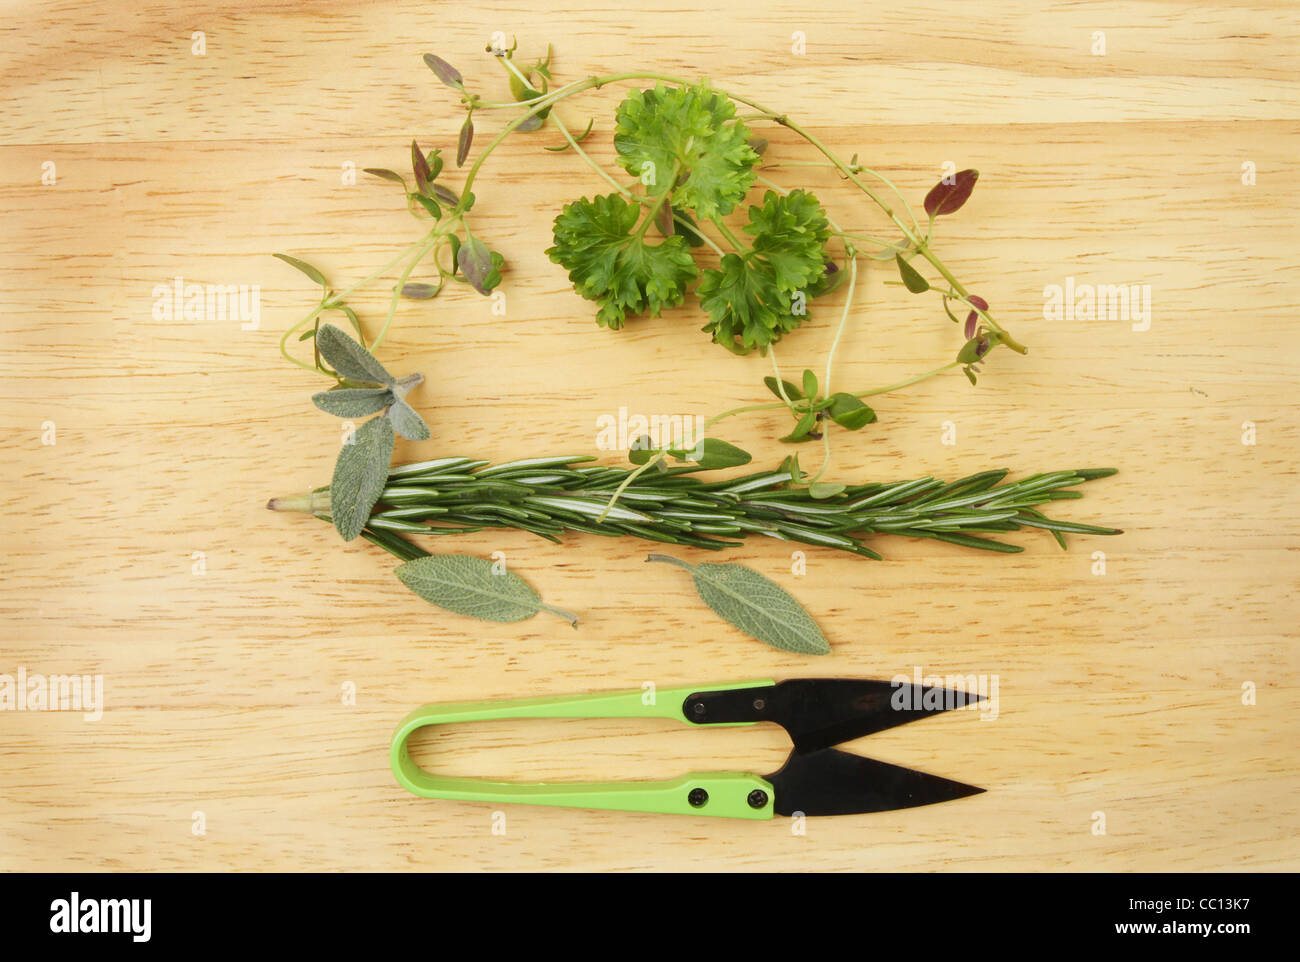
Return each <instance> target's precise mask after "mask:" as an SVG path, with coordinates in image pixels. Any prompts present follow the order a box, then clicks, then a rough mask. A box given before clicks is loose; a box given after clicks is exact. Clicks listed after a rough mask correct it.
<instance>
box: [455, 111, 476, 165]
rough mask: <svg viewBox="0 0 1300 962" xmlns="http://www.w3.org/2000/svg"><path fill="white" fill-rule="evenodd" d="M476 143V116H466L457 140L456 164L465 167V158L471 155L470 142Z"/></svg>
mask: <svg viewBox="0 0 1300 962" xmlns="http://www.w3.org/2000/svg"><path fill="white" fill-rule="evenodd" d="M472 143H474V118H473V117H466V118H465V123H463V124H461V128H460V139H459V140H458V141H457V142H456V166H457V167H464V166H465V158H466V157H468V156H469V148H470V144H472Z"/></svg>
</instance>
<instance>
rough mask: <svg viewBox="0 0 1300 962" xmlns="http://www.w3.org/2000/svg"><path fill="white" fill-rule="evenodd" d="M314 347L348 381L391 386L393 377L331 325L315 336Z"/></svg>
mask: <svg viewBox="0 0 1300 962" xmlns="http://www.w3.org/2000/svg"><path fill="white" fill-rule="evenodd" d="M316 346H317V347H319V348H320V353H321V357H323V358H325V360H327V361H329V363H330V366H331V367H333V368H334V370H336V371H338V372H339V374H341V375H343V376H344V377H345V378H347V379H348V380H349V381H362V382H365V383H370V384H392V383H393V376H392V375H391V374H389V373H388V372H387V371H386V370H384V366H383V365H382V364H380V363H379V362H378V361H376V360H375V358H374V355H372V354H371V353H370V352H369V351H367V350H366V349H365V348H364V347H362V346H361V345H360V344H358V343H357V342H356V341H354V340H352V338H350V337H348V336H347V335H346V334H344V333H343V331H341V330H340V329H339V328H337V327H335V326H334V325H333V324H324V325H322V326H321V329H320V331H319V332H318V333H317V334H316Z"/></svg>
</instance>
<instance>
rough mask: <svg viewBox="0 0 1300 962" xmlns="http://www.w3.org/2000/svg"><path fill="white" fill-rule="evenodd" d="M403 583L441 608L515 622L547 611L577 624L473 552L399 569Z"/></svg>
mask: <svg viewBox="0 0 1300 962" xmlns="http://www.w3.org/2000/svg"><path fill="white" fill-rule="evenodd" d="M396 573H397V577H398V578H399V579H400V580H401V582H402V584H404V585H406V587H408V588H410V589H411V590H412V591H414V592H415V593H416V594H417V595H419V596H420V597H421V598H423V599H424V600H425V601H427V602H429V604H431V605H437V606H438V607H439V608H446V609H447V610H448V611H453V612H455V613H456V614H458V615H468V616H469V617H471V618H479V619H481V620H483V621H502V622H514V621H523V620H524V619H526V618H531V617H533V615H535V614H537V612H539V611H549V612H550V613H551V614H553V615H557V616H558V617H560V618H563V619H564V620H565V621H567V622H569V624H571V625H573V626H574V627H577V624H578V618H577V616H576V615H574V614H572V613H571V612H568V611H565V610H563V609H562V608H554V607H551V606H550V605H546V604H543V603H542V599H541V596H540V595H538V594H537V592H536V590H534V589H533V587H532V586H531V585H530V584H528V582H526V581H524V579H523V578H520V577H519V576H518V575H517V574H515V573H514V572H512V571H509V570H507V569H505V568H504V567H497V565H495V564H494V563H493V562H491V561H487V560H485V559H483V558H475V557H473V556H472V555H460V554H452V555H447V554H443V555H429V556H428V557H427V558H416V559H415V560H413V561H408V562H406V563H405V564H403V565H399V566H398V567H397V572H396Z"/></svg>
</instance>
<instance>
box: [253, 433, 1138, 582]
mask: <svg viewBox="0 0 1300 962" xmlns="http://www.w3.org/2000/svg"><path fill="white" fill-rule="evenodd" d="M592 460H594V459H593V458H589V457H572V456H561V457H553V458H529V459H525V460H522V461H512V462H508V463H504V464H498V465H490V464H489V463H488V462H487V461H474V460H471V459H469V458H459V457H458V458H440V459H438V460H435V461H424V462H420V463H416V464H408V465H403V466H401V467H396V468H393V469H392V470H391V471H390V472H389V475H388V483H387V485H386V486H385V487H384V489H383V492H382V494H381V495H380V497H379V501H378V503H377V504H376V505H375V507H374V509H373V510H372V512H371V514H370V516H369V519H368V520H367V521H366V532H367V535H368V540H371V541H372V542H374V543H376V544H378V545H379V546H380V547H382V548H384V549H385V550H386V551H388V552H389V553H391V554H393V555H394V556H396V557H398V558H400V559H402V560H403V561H409V560H411V559H412V557H417V556H418V555H419V554H420V553H422V552H420V549H418V548H416V547H415V546H414V545H412V544H411V543H410V542H408V541H407V540H406V538H404V537H402V536H403V535H413V534H420V535H424V534H432V535H440V534H461V533H466V532H474V531H482V530H484V529H487V528H516V529H519V530H522V531H529V532H532V533H533V534H536V535H538V536H540V537H543V538H546V539H548V540H550V541H557V542H558V541H559V538H560V535H562V534H563V533H564V532H566V531H582V532H586V533H589V534H601V535H607V536H613V537H618V536H622V535H628V536H632V537H636V538H642V539H645V540H648V541H658V542H663V543H667V544H680V545H687V546H690V547H697V548H710V549H714V550H721V549H724V548H731V547H738V546H740V544H741V543H742V541H743V539H745V538H747V537H749V536H750V535H753V534H761V535H766V536H768V537H772V538H776V539H778V540H781V541H794V542H800V543H803V544H809V545H816V546H819V547H827V548H836V549H840V550H843V551H848V552H851V553H852V554H856V555H861V556H862V557H865V558H874V559H877V560H879V559H880V557H881V556H880V555H879V554H878V553H877V552H876V551H874V550H873V549H872V548H870V547H868V546H867V544H866V543H865V541H866V539H868V538H870V537H873V536H875V535H903V536H906V537H914V538H932V539H934V540H936V541H946V542H948V543H950V544H956V545H961V546H963V547H968V548H980V549H984V550H988V551H1001V552H1008V553H1012V552H1019V551H1022V550H1024V549H1023V548H1022V547H1020V546H1019V545H1015V544H1010V543H1007V542H1005V541H1000V540H998V539H997V538H994V537H990V535H1001V534H1005V533H1007V532H1012V531H1018V530H1020V529H1021V528H1041V529H1043V530H1045V531H1049V532H1051V533H1052V535H1053V537H1055V538H1056V540H1057V542H1058V543H1059V544H1060V545H1061V547H1062V548H1064V547H1065V537H1064V536H1065V535H1066V534H1096V535H1114V534H1121V533H1122V532H1121V531H1120V530H1119V529H1117V528H1108V527H1102V526H1099V525H1091V524H1080V523H1077V522H1072V521H1058V520H1054V519H1052V518H1049V517H1047V516H1046V515H1044V514H1043V513H1042V512H1040V511H1039V510H1038V506H1040V505H1044V504H1046V503H1048V502H1050V501H1059V500H1067V499H1073V498H1078V497H1081V495H1080V493H1079V492H1077V491H1072V490H1067V489H1070V488H1073V487H1074V486H1076V485H1079V484H1082V483H1084V482H1085V481H1092V480H1095V479H1097V478H1104V477H1108V476H1110V475H1112V474H1114V473H1115V469H1114V468H1081V469H1076V470H1071V471H1055V472H1051V473H1048V474H1035V475H1031V476H1030V477H1027V478H1022V479H1020V480H1018V481H1012V482H1006V483H1004V480H1005V478H1006V476H1007V474H1008V471H1007V470H1005V469H999V470H993V471H982V472H980V473H979V474H973V475H971V476H969V477H966V478H961V479H960V480H957V481H952V482H947V483H945V482H943V481H941V480H939V479H937V478H932V477H925V478H918V479H915V480H911V481H896V482H889V483H873V484H857V485H847V486H845V487H844V488H843V490H841V491H839V492H837V493H835V494H833V495H831V496H828V497H827V496H824V497H820V498H814V497H813V493H812V492H811V491H810V490H809V489H808V488H806V487H796V486H792V483H791V482H792V481H794V480H795V479H794V477H793V475H792V472H791V471H790V470H788V469H779V470H776V471H765V472H759V473H754V474H747V475H744V476H742V477H736V478H728V479H725V480H721V481H702V480H700V479H699V478H695V477H690V475H691V474H693V473H695V472H697V471H700V470H702V469H701V468H700V467H699V466H684V467H673V468H668V469H665V470H663V471H661V472H658V473H647V474H640V475H635V476H634V472H633V471H631V470H629V469H626V468H618V467H607V466H603V465H592V464H587V463H585V462H589V461H592ZM619 488H622V493H621V494H620V495H619V499H618V503H617V504H613V505H611V504H610V501H611V495H612V494H613V493H614V492H615V491H616V490H618V489H619ZM267 507H269V508H271V509H273V510H279V511H303V512H307V513H310V514H314V515H316V516H317V517H321V518H329V514H330V494H329V489H328V488H321V489H318V490H317V491H314V492H312V493H311V494H307V495H300V496H296V497H288V498H276V499H273V500H272V501H271V502H270V503H269V504H268V505H267Z"/></svg>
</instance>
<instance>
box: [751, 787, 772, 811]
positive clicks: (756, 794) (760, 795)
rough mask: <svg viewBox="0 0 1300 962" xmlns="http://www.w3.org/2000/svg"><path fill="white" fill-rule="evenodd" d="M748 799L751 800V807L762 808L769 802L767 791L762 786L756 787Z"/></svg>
mask: <svg viewBox="0 0 1300 962" xmlns="http://www.w3.org/2000/svg"><path fill="white" fill-rule="evenodd" d="M747 801H748V802H749V807H750V808H762V807H763V806H764V805H766V804H767V792H765V791H763V790H762V789H761V788H756V789H754V790H753V791H752V792H750V793H749V798H748V799H747Z"/></svg>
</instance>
